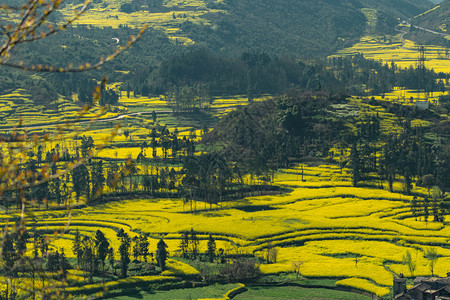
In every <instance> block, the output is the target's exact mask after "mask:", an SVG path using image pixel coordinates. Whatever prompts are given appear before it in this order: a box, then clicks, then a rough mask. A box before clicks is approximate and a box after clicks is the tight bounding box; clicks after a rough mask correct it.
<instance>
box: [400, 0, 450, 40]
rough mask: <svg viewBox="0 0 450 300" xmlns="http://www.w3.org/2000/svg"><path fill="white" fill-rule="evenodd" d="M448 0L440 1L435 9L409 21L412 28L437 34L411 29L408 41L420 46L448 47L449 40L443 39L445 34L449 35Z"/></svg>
mask: <svg viewBox="0 0 450 300" xmlns="http://www.w3.org/2000/svg"><path fill="white" fill-rule="evenodd" d="M449 15H450V0H445V1H442V2H441V3H440V4H439V5H438V6H436V7H435V8H433V9H431V10H429V11H427V12H425V13H422V14H419V15H417V16H416V17H414V18H412V19H411V24H412V25H413V26H419V27H422V28H426V29H430V30H433V31H435V32H437V33H441V34H436V33H429V32H426V31H424V30H419V29H417V28H411V30H410V34H409V35H408V38H409V39H412V40H414V41H416V42H419V43H422V44H432V45H441V46H445V47H449V46H450V40H449V39H448V37H447V38H446V37H445V34H450V31H449V30H450V20H449Z"/></svg>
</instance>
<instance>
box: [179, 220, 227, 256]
mask: <svg viewBox="0 0 450 300" xmlns="http://www.w3.org/2000/svg"><path fill="white" fill-rule="evenodd" d="M199 244H200V240H199V239H198V237H197V232H195V231H194V229H193V228H191V231H190V232H187V231H186V232H183V236H182V238H181V242H180V246H179V250H180V254H181V257H182V258H189V259H192V260H196V259H197V258H199V257H200V249H199ZM207 245H208V247H207V250H206V253H205V255H204V257H207V260H208V261H209V262H210V263H212V262H214V259H215V258H216V250H217V249H216V240H215V239H214V237H213V236H212V235H211V234H210V235H209V238H208V244H207ZM219 255H220V256H221V257H222V258H221V261H222V262H223V249H222V248H221V249H219Z"/></svg>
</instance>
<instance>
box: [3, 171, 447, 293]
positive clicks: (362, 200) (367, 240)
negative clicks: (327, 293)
mask: <svg viewBox="0 0 450 300" xmlns="http://www.w3.org/2000/svg"><path fill="white" fill-rule="evenodd" d="M302 178H303V180H302ZM275 183H276V184H278V185H282V186H287V187H289V188H290V189H291V192H289V193H286V194H280V195H273V196H260V197H250V198H245V199H242V200H239V201H233V202H226V203H221V207H219V206H214V207H213V210H212V211H209V210H208V209H205V206H204V204H203V203H197V204H196V205H195V206H196V207H197V209H198V210H197V211H196V212H195V213H193V214H191V213H189V210H190V208H189V204H184V203H183V201H182V199H134V200H126V201H119V202H112V203H108V204H103V205H97V206H94V207H87V208H83V209H76V210H74V211H73V212H72V217H71V225H70V231H69V232H68V233H66V234H65V235H64V238H63V239H59V240H56V241H54V242H53V246H54V247H57V248H61V247H63V248H65V249H66V253H67V255H69V256H73V254H72V251H71V246H72V243H71V239H72V238H73V234H74V229H75V228H78V229H79V230H80V232H81V233H82V234H83V235H90V236H93V235H94V234H95V231H96V230H97V229H101V230H102V231H103V232H104V233H105V235H106V237H107V238H108V239H109V240H110V241H111V242H112V246H113V247H114V248H116V249H117V247H118V246H119V244H118V241H117V238H116V236H115V235H116V232H117V231H118V230H119V229H124V230H125V232H128V233H129V234H130V235H131V236H134V235H136V234H137V233H136V232H143V233H146V234H148V235H149V236H151V238H150V248H151V252H155V251H156V243H157V241H158V239H159V238H161V237H162V238H165V240H166V242H167V244H168V246H169V251H170V253H171V255H175V256H176V255H179V252H178V246H179V244H180V240H181V233H182V232H184V231H188V230H190V229H191V228H193V229H194V230H196V231H197V232H199V237H200V239H201V242H200V250H201V251H206V249H207V245H206V243H207V236H208V234H210V233H211V234H212V235H213V236H214V237H215V238H216V239H217V240H218V245H217V248H222V249H224V250H225V252H226V253H227V254H237V253H240V254H243V253H255V254H256V255H257V256H260V257H262V258H263V257H264V256H265V253H266V248H267V246H268V245H269V244H271V245H273V246H275V247H276V248H277V250H278V260H277V262H276V263H272V264H261V265H260V268H261V271H262V272H263V273H265V274H273V273H280V272H287V273H291V272H294V267H293V263H295V262H298V261H301V262H303V264H302V266H301V269H300V273H301V274H302V275H303V276H305V277H320V278H338V279H341V280H340V281H338V283H337V284H338V285H342V286H350V287H354V288H357V289H361V290H365V291H368V292H371V293H373V294H376V295H379V296H383V295H386V294H388V293H389V291H390V290H389V288H390V287H391V285H392V280H393V278H394V274H400V273H403V274H405V275H406V276H409V275H410V273H409V271H408V269H407V267H406V266H405V265H403V264H402V257H403V255H404V254H405V253H406V252H407V251H409V252H410V253H412V257H413V259H414V260H415V261H416V263H417V269H416V272H415V274H414V275H430V274H431V272H430V269H429V268H428V261H427V260H426V258H425V257H424V253H425V251H427V249H429V248H434V249H436V251H437V252H438V254H439V256H440V257H439V259H438V261H437V264H436V267H435V270H434V273H435V274H437V275H441V276H443V275H446V272H447V271H448V266H449V265H450V250H449V249H448V248H447V247H446V245H448V242H449V237H450V227H449V226H446V225H443V224H442V223H437V222H428V223H426V222H424V221H423V220H415V219H414V218H413V217H412V216H411V213H410V208H409V205H410V204H409V201H410V200H411V199H412V197H409V196H404V195H402V194H398V193H391V192H389V191H386V190H380V189H371V188H355V187H352V186H351V180H350V176H349V175H348V174H347V170H346V169H344V170H343V171H342V172H341V171H340V169H339V168H337V167H335V166H327V165H324V166H316V167H313V166H303V168H300V166H298V167H296V168H292V169H284V170H280V171H279V172H278V173H277V174H276V176H275ZM5 218H6V216H2V219H3V220H4V219H5ZM37 218H38V220H40V221H41V222H40V223H41V224H45V226H44V227H45V228H44V227H43V228H41V229H48V230H60V229H61V228H62V227H63V226H64V224H65V221H66V220H67V215H65V213H64V212H63V211H61V212H54V213H41V214H40V213H37ZM169 266H170V267H171V269H170V270H171V271H170V272H168V273H167V274H166V275H168V276H172V275H174V274H176V272H183V273H186V274H193V273H195V272H197V271H196V270H194V269H193V268H192V267H189V266H187V265H186V266H185V265H183V264H181V263H180V262H177V261H171V262H169ZM176 270H178V271H176Z"/></svg>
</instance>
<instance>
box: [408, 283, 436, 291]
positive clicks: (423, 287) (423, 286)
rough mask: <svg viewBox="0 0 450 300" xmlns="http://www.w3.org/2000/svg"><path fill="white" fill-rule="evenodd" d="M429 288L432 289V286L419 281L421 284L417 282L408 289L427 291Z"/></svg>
mask: <svg viewBox="0 0 450 300" xmlns="http://www.w3.org/2000/svg"><path fill="white" fill-rule="evenodd" d="M429 289H431V286H430V285H428V284H426V283H423V282H421V283H419V284H416V285H415V286H413V287H412V288H410V289H408V291H412V290H418V291H420V292H425V291H426V290H429Z"/></svg>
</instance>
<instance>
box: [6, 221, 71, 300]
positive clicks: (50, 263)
mask: <svg viewBox="0 0 450 300" xmlns="http://www.w3.org/2000/svg"><path fill="white" fill-rule="evenodd" d="M15 226H16V227H17V228H19V230H16V231H14V230H11V229H8V228H4V229H3V230H2V243H1V248H0V253H1V255H0V260H1V263H2V266H3V267H2V269H1V271H0V274H1V275H2V276H5V278H6V279H7V280H6V286H5V290H4V292H1V293H0V297H1V298H3V299H14V298H15V297H16V296H17V289H16V287H17V284H19V285H20V283H17V282H14V279H16V278H17V277H20V276H21V275H20V274H23V273H26V274H28V276H29V278H30V279H31V281H32V286H31V287H29V291H28V292H29V293H30V295H31V296H32V297H35V296H36V294H37V292H38V290H39V289H38V288H37V286H36V281H38V280H41V285H42V287H45V285H46V282H47V280H48V278H53V279H56V280H58V281H60V282H63V283H64V282H67V274H68V271H67V270H68V269H70V268H71V266H70V264H69V262H68V260H67V258H66V256H65V253H64V249H62V248H61V249H60V250H58V249H50V247H49V244H50V239H49V238H48V237H46V236H45V235H43V234H42V232H41V231H39V230H36V229H35V228H32V229H30V230H27V228H26V226H24V225H23V224H20V223H17V224H15ZM27 244H32V245H33V247H32V250H33V251H32V255H28V254H26V253H27V250H29V249H28V247H27ZM44 273H47V275H44ZM23 288H24V289H25V287H23Z"/></svg>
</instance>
